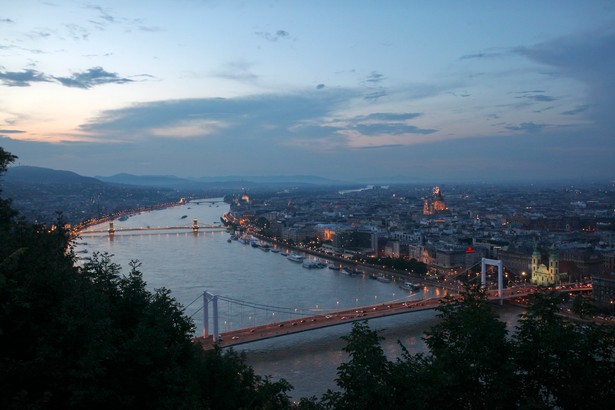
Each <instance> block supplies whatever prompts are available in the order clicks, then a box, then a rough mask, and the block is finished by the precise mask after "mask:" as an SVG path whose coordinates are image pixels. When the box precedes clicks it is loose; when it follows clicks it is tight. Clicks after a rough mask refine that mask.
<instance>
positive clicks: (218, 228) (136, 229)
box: [78, 219, 227, 236]
mask: <svg viewBox="0 0 615 410" xmlns="http://www.w3.org/2000/svg"><path fill="white" fill-rule="evenodd" d="M226 229H227V228H226V227H225V226H222V225H199V223H198V220H197V219H193V220H192V225H181V226H156V227H150V226H146V227H123V228H116V227H115V224H114V222H109V227H108V228H107V229H91V230H84V231H81V232H79V233H78V234H79V235H93V234H100V233H106V234H109V235H110V236H112V235H115V234H116V233H118V232H139V231H181V230H189V231H192V232H198V231H201V230H209V231H212V230H213V231H224V230H226Z"/></svg>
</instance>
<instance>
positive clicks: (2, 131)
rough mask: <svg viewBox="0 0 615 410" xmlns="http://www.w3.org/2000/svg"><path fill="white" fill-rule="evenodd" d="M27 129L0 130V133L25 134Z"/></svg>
mask: <svg viewBox="0 0 615 410" xmlns="http://www.w3.org/2000/svg"><path fill="white" fill-rule="evenodd" d="M23 133H25V131H22V130H0V134H23Z"/></svg>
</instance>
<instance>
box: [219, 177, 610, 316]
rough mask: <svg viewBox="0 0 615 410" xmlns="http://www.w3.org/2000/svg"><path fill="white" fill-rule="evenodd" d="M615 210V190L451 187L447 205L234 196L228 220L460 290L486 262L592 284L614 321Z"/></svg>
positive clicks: (356, 196)
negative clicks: (393, 264)
mask: <svg viewBox="0 0 615 410" xmlns="http://www.w3.org/2000/svg"><path fill="white" fill-rule="evenodd" d="M614 204H615V190H614V186H613V185H612V184H610V185H589V186H584V187H574V186H561V187H547V186H542V187H535V186H524V187H514V186H508V187H506V186H504V187H502V186H500V187H497V186H493V185H492V186H482V187H479V186H452V187H451V188H450V190H449V191H448V192H447V195H446V197H445V196H444V193H443V188H441V187H433V188H430V187H389V186H385V187H382V186H369V187H367V188H363V189H356V190H349V191H346V192H335V193H329V194H320V195H315V194H312V195H310V194H304V195H297V196H294V195H291V194H285V195H284V194H283V195H276V196H256V197H250V196H249V194H248V193H244V194H242V195H235V196H234V197H233V200H232V206H231V210H232V212H231V213H230V214H229V215H228V218H229V222H233V225H234V226H235V227H236V228H239V229H242V230H248V231H250V230H253V229H256V230H257V231H258V232H260V233H261V234H262V235H264V236H266V237H269V238H274V239H276V240H280V241H282V242H285V243H291V244H302V245H303V246H312V248H313V249H316V248H315V247H317V249H318V250H319V251H321V252H324V253H328V254H332V255H336V256H341V257H344V258H347V259H351V260H352V259H355V260H363V261H369V260H370V258H390V259H404V260H415V261H418V262H421V263H423V264H424V266H425V273H426V274H427V276H430V277H434V278H437V279H438V280H440V281H444V280H446V279H447V278H451V279H453V280H457V279H458V278H459V274H460V273H461V272H465V271H467V270H468V269H470V268H473V267H474V268H476V265H477V264H479V262H480V261H481V259H482V258H489V259H499V260H502V262H503V264H504V266H505V267H506V278H507V280H510V281H514V282H517V283H522V284H523V285H526V284H527V285H528V286H529V285H534V286H551V287H555V286H559V285H561V284H564V283H566V284H567V283H590V282H592V278H593V279H594V286H596V285H597V286H598V287H597V288H594V299H595V300H596V302H597V303H599V304H600V305H601V306H602V307H604V308H607V309H610V310H611V311H613V307H614V306H613V304H614V303H615V293H613V292H614V289H613V284H614V282H613V280H614V279H615V275H613V274H611V273H612V272H614V271H615V266H614V262H615V259H614V258H615V247H614V244H613V227H614V226H615V209H614V207H613V205H614ZM261 218H263V219H264V220H262V219H261ZM372 260H373V259H372ZM551 260H555V261H558V263H557V264H556V265H555V266H552V264H551V263H550V261H551ZM478 270H480V267H479V268H476V269H475V270H474V271H473V272H471V273H467V275H468V276H469V275H470V274H472V275H474V274H475V272H477V271H478Z"/></svg>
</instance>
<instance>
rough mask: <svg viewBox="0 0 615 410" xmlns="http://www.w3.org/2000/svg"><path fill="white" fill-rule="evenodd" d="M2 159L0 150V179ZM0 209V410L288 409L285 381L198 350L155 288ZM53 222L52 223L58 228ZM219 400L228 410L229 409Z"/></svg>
mask: <svg viewBox="0 0 615 410" xmlns="http://www.w3.org/2000/svg"><path fill="white" fill-rule="evenodd" d="M12 159H14V156H12V155H10V154H8V153H6V152H5V151H4V150H2V149H0V173H2V172H3V171H4V170H5V169H6V166H7V164H8V163H10V161H11V160H12ZM0 207H1V208H2V212H0V240H1V245H2V246H0V408H3V409H22V408H41V409H43V408H118V409H122V408H150V409H157V408H165V409H167V408H173V409H184V408H189V409H193V408H215V409H219V408H263V409H265V408H282V409H283V408H288V407H289V406H290V401H289V399H288V396H287V394H286V392H287V391H289V390H290V389H291V386H290V385H289V384H288V383H287V382H285V381H283V380H282V381H279V382H275V383H274V382H271V381H270V380H269V379H268V378H264V379H263V378H261V377H260V376H256V375H255V374H254V373H253V371H252V369H251V368H250V367H249V366H247V365H246V364H245V360H244V358H243V357H242V356H237V355H235V354H233V353H232V352H228V353H224V354H223V353H221V352H220V350H219V349H216V350H215V351H213V352H204V351H203V350H202V348H201V347H200V346H199V345H196V344H195V343H193V341H192V337H193V330H194V324H193V323H192V321H191V320H190V319H189V318H188V317H186V316H185V314H184V311H183V307H182V306H181V305H180V304H179V303H177V301H176V300H175V299H174V298H173V297H172V296H171V293H170V292H169V290H167V289H164V288H163V289H157V290H155V291H153V292H152V291H149V290H148V289H147V288H146V283H145V281H144V280H143V275H142V273H141V272H140V270H139V268H140V266H139V263H138V262H132V263H131V264H130V271H129V272H128V274H126V275H124V274H123V273H122V272H121V269H120V267H119V266H118V265H117V264H115V263H113V262H112V261H111V258H110V256H109V255H105V254H102V255H101V254H94V255H93V256H92V258H91V260H89V261H88V262H86V263H84V264H83V266H78V265H77V264H76V263H75V262H76V258H75V256H74V254H73V252H72V250H71V246H70V238H69V236H68V232H66V231H64V230H63V229H62V228H58V229H47V228H45V227H43V226H37V225H30V224H28V223H25V222H24V221H22V220H18V219H15V218H14V215H15V213H14V212H13V211H12V210H11V209H10V204H9V203H8V202H1V203H0ZM58 226H60V227H61V226H63V224H61V223H59V224H58ZM229 403H230V404H229Z"/></svg>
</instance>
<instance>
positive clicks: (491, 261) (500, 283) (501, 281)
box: [480, 258, 504, 303]
mask: <svg viewBox="0 0 615 410" xmlns="http://www.w3.org/2000/svg"><path fill="white" fill-rule="evenodd" d="M487 265H492V266H497V267H498V296H499V297H500V303H502V302H503V298H504V277H503V271H504V264H503V263H502V261H501V260H497V259H487V258H482V260H481V268H480V284H481V286H483V287H485V286H486V285H487Z"/></svg>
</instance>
